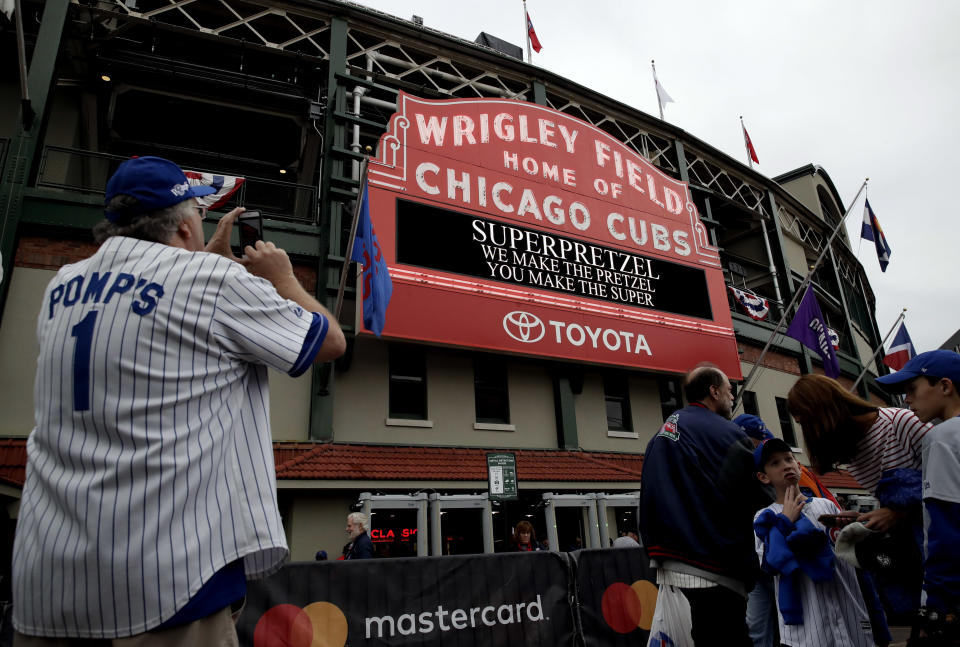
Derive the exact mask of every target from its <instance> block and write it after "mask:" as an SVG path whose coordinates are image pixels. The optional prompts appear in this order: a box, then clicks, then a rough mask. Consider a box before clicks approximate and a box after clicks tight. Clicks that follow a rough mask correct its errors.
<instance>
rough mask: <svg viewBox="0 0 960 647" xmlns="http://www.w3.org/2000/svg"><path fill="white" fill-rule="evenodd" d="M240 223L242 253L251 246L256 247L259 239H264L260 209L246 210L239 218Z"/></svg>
mask: <svg viewBox="0 0 960 647" xmlns="http://www.w3.org/2000/svg"><path fill="white" fill-rule="evenodd" d="M237 222H238V223H239V225H240V253H241V254H243V250H245V249H246V248H247V245H249V246H250V247H255V246H256V242H257V241H258V240H263V218H262V217H261V216H260V212H259V211H244V212H243V213H241V214H240V217H239V218H237Z"/></svg>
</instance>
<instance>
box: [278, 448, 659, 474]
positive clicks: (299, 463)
mask: <svg viewBox="0 0 960 647" xmlns="http://www.w3.org/2000/svg"><path fill="white" fill-rule="evenodd" d="M489 451H494V450H490V449H485V448H463V447H409V446H405V447H398V446H387V445H354V444H349V443H322V444H312V445H311V444H305V443H274V455H275V456H276V462H277V478H280V479H351V480H431V481H486V480H487V459H486V455H487V452H489ZM511 451H513V452H514V453H515V454H516V456H517V476H518V477H519V478H521V479H523V480H526V481H610V482H636V481H639V480H640V468H641V465H642V464H643V456H642V455H640V454H615V453H611V452H585V451H566V450H548V449H543V450H537V449H518V450H511Z"/></svg>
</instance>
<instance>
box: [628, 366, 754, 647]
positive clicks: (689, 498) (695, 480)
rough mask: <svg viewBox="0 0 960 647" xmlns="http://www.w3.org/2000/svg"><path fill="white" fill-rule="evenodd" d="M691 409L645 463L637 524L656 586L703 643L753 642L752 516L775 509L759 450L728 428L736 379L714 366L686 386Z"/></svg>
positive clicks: (657, 441)
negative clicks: (685, 612) (672, 593)
mask: <svg viewBox="0 0 960 647" xmlns="http://www.w3.org/2000/svg"><path fill="white" fill-rule="evenodd" d="M683 388H684V395H685V396H686V399H687V402H689V403H690V404H689V405H688V406H686V407H684V408H682V409H680V410H678V411H675V412H674V413H673V414H672V415H671V416H670V417H668V418H667V420H666V422H664V424H663V426H662V427H661V428H660V431H659V432H657V435H656V436H654V438H653V440H651V441H650V444H649V445H647V451H646V454H645V456H644V463H643V472H642V475H641V492H640V521H641V527H640V530H641V534H642V536H643V544H644V546H646V549H647V553H648V554H649V555H650V557H651V560H652V563H653V564H652V565H653V566H655V567H656V568H657V582H658V583H659V584H660V585H661V587H664V586H671V587H675V588H676V589H679V590H680V592H681V593H682V594H683V595H684V597H686V599H687V600H688V601H689V603H690V612H691V618H692V621H693V626H692V627H691V636H692V638H693V641H694V643H695V644H697V645H710V644H718V641H720V640H721V638H722V642H723V644H725V645H738V646H739V645H743V646H744V647H746V646H748V645H751V644H752V643H751V641H750V637H749V635H748V633H747V625H746V620H745V618H746V595H747V593H748V592H749V591H750V589H751V588H753V583H754V579H755V577H756V574H757V571H758V568H759V563H758V560H757V556H756V553H755V552H754V539H753V515H754V514H755V513H756V511H757V510H759V509H760V508H762V507H764V506H766V505H767V504H768V503H770V502H771V501H772V500H773V498H772V496H771V493H770V491H769V489H766V488H763V487H762V486H761V484H760V483H759V482H758V481H757V479H756V477H755V475H754V469H753V451H752V449H753V445H752V443H751V442H750V440H749V438H747V436H746V434H744V432H743V431H742V430H741V429H740V427H739V426H738V425H736V424H734V423H733V422H731V421H730V419H729V418H730V416H731V414H732V407H733V393H732V390H731V387H730V380H729V379H727V376H726V375H724V374H723V372H722V371H721V370H720V369H719V368H717V367H716V366H714V365H712V364H707V363H704V364H700V365H698V366H697V367H696V368H694V369H693V370H692V371H690V372H689V373H688V374H687V375H686V377H685V379H684V384H683Z"/></svg>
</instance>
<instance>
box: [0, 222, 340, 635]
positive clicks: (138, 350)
mask: <svg viewBox="0 0 960 647" xmlns="http://www.w3.org/2000/svg"><path fill="white" fill-rule="evenodd" d="M327 328H328V322H327V320H326V318H325V317H323V316H322V315H319V314H313V313H310V312H306V311H304V310H303V308H301V307H300V306H299V305H297V304H296V303H294V302H292V301H287V300H285V299H282V298H281V297H280V296H279V295H278V294H277V292H276V290H275V289H274V288H273V286H272V285H271V284H270V283H269V282H267V281H265V280H263V279H260V278H257V277H255V276H253V275H251V274H249V273H248V272H247V271H246V269H244V268H243V267H242V266H241V265H239V264H237V263H234V262H232V261H229V260H227V259H225V258H223V257H220V256H217V255H215V254H208V253H205V252H189V251H186V250H183V249H178V248H175V247H170V246H167V245H162V244H158V243H150V242H145V241H139V240H134V239H130V238H120V237H114V238H111V239H109V240H107V241H106V242H105V243H104V244H103V245H102V246H101V247H100V249H99V250H98V251H97V253H96V254H94V255H93V256H92V257H90V258H89V259H86V260H84V261H81V262H79V263H75V264H73V265H67V266H65V267H63V268H62V269H61V270H60V271H59V272H58V273H57V276H56V277H55V278H54V280H53V281H52V282H51V283H50V285H49V286H48V287H47V290H46V293H45V294H44V300H43V308H42V310H41V312H40V315H39V318H38V326H37V334H38V337H39V341H40V357H39V360H38V367H37V369H38V370H37V380H36V385H35V396H34V397H35V409H36V412H35V413H36V427H35V428H34V430H33V433H31V435H30V438H29V440H28V442H27V454H28V460H27V479H26V483H25V485H24V489H23V499H22V502H21V507H20V518H19V520H18V524H17V537H16V542H15V547H14V558H13V587H14V588H13V592H14V609H15V611H14V625H15V627H16V628H17V629H18V630H19V631H20V632H22V633H26V634H34V635H46V636H72V637H99V638H113V637H121V636H127V635H133V634H137V633H141V632H144V631H147V630H149V629H151V628H153V627H156V626H158V625H160V624H161V623H162V622H164V621H165V620H167V619H168V618H170V617H171V616H173V615H174V613H175V612H176V611H177V610H179V609H180V608H182V607H183V606H184V605H185V604H186V602H187V601H188V600H189V599H190V597H191V596H192V595H193V594H194V593H196V592H197V590H198V589H199V588H200V587H201V585H202V584H203V583H204V582H206V581H207V580H208V579H209V578H210V577H211V576H212V575H213V574H214V573H215V572H216V571H218V570H219V569H221V568H222V567H223V566H225V565H226V564H228V563H230V562H233V561H235V560H237V559H239V558H243V560H244V568H245V570H246V573H247V576H248V577H256V576H261V575H265V574H268V573H270V572H272V571H273V570H275V569H276V568H277V567H279V566H280V564H282V563H283V561H285V560H286V559H287V557H288V555H289V551H288V549H287V545H286V540H285V537H284V532H283V526H282V524H281V520H280V514H279V511H278V510H277V501H276V479H275V473H274V465H273V447H272V441H271V435H270V425H269V416H268V411H269V392H268V386H267V370H266V367H267V366H270V367H273V368H275V369H277V370H281V371H284V372H288V373H290V374H291V375H299V374H301V373H303V372H304V371H305V370H306V369H307V368H308V367H309V366H310V364H311V363H312V361H313V358H314V357H315V355H316V352H317V350H318V349H319V348H320V346H321V344H322V343H323V339H324V337H325V336H326V333H327Z"/></svg>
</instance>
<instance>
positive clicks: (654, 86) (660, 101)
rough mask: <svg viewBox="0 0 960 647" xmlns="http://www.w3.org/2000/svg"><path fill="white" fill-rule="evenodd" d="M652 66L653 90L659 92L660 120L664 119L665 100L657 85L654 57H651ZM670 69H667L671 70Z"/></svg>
mask: <svg viewBox="0 0 960 647" xmlns="http://www.w3.org/2000/svg"><path fill="white" fill-rule="evenodd" d="M650 67H651V69H653V91H654V92H656V93H657V107H658V108H660V121H663V101H662V100H661V99H660V87H659V86H658V85H657V66H656V64H655V63H654V60H653V59H650ZM669 71H670V70H667V72H669Z"/></svg>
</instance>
